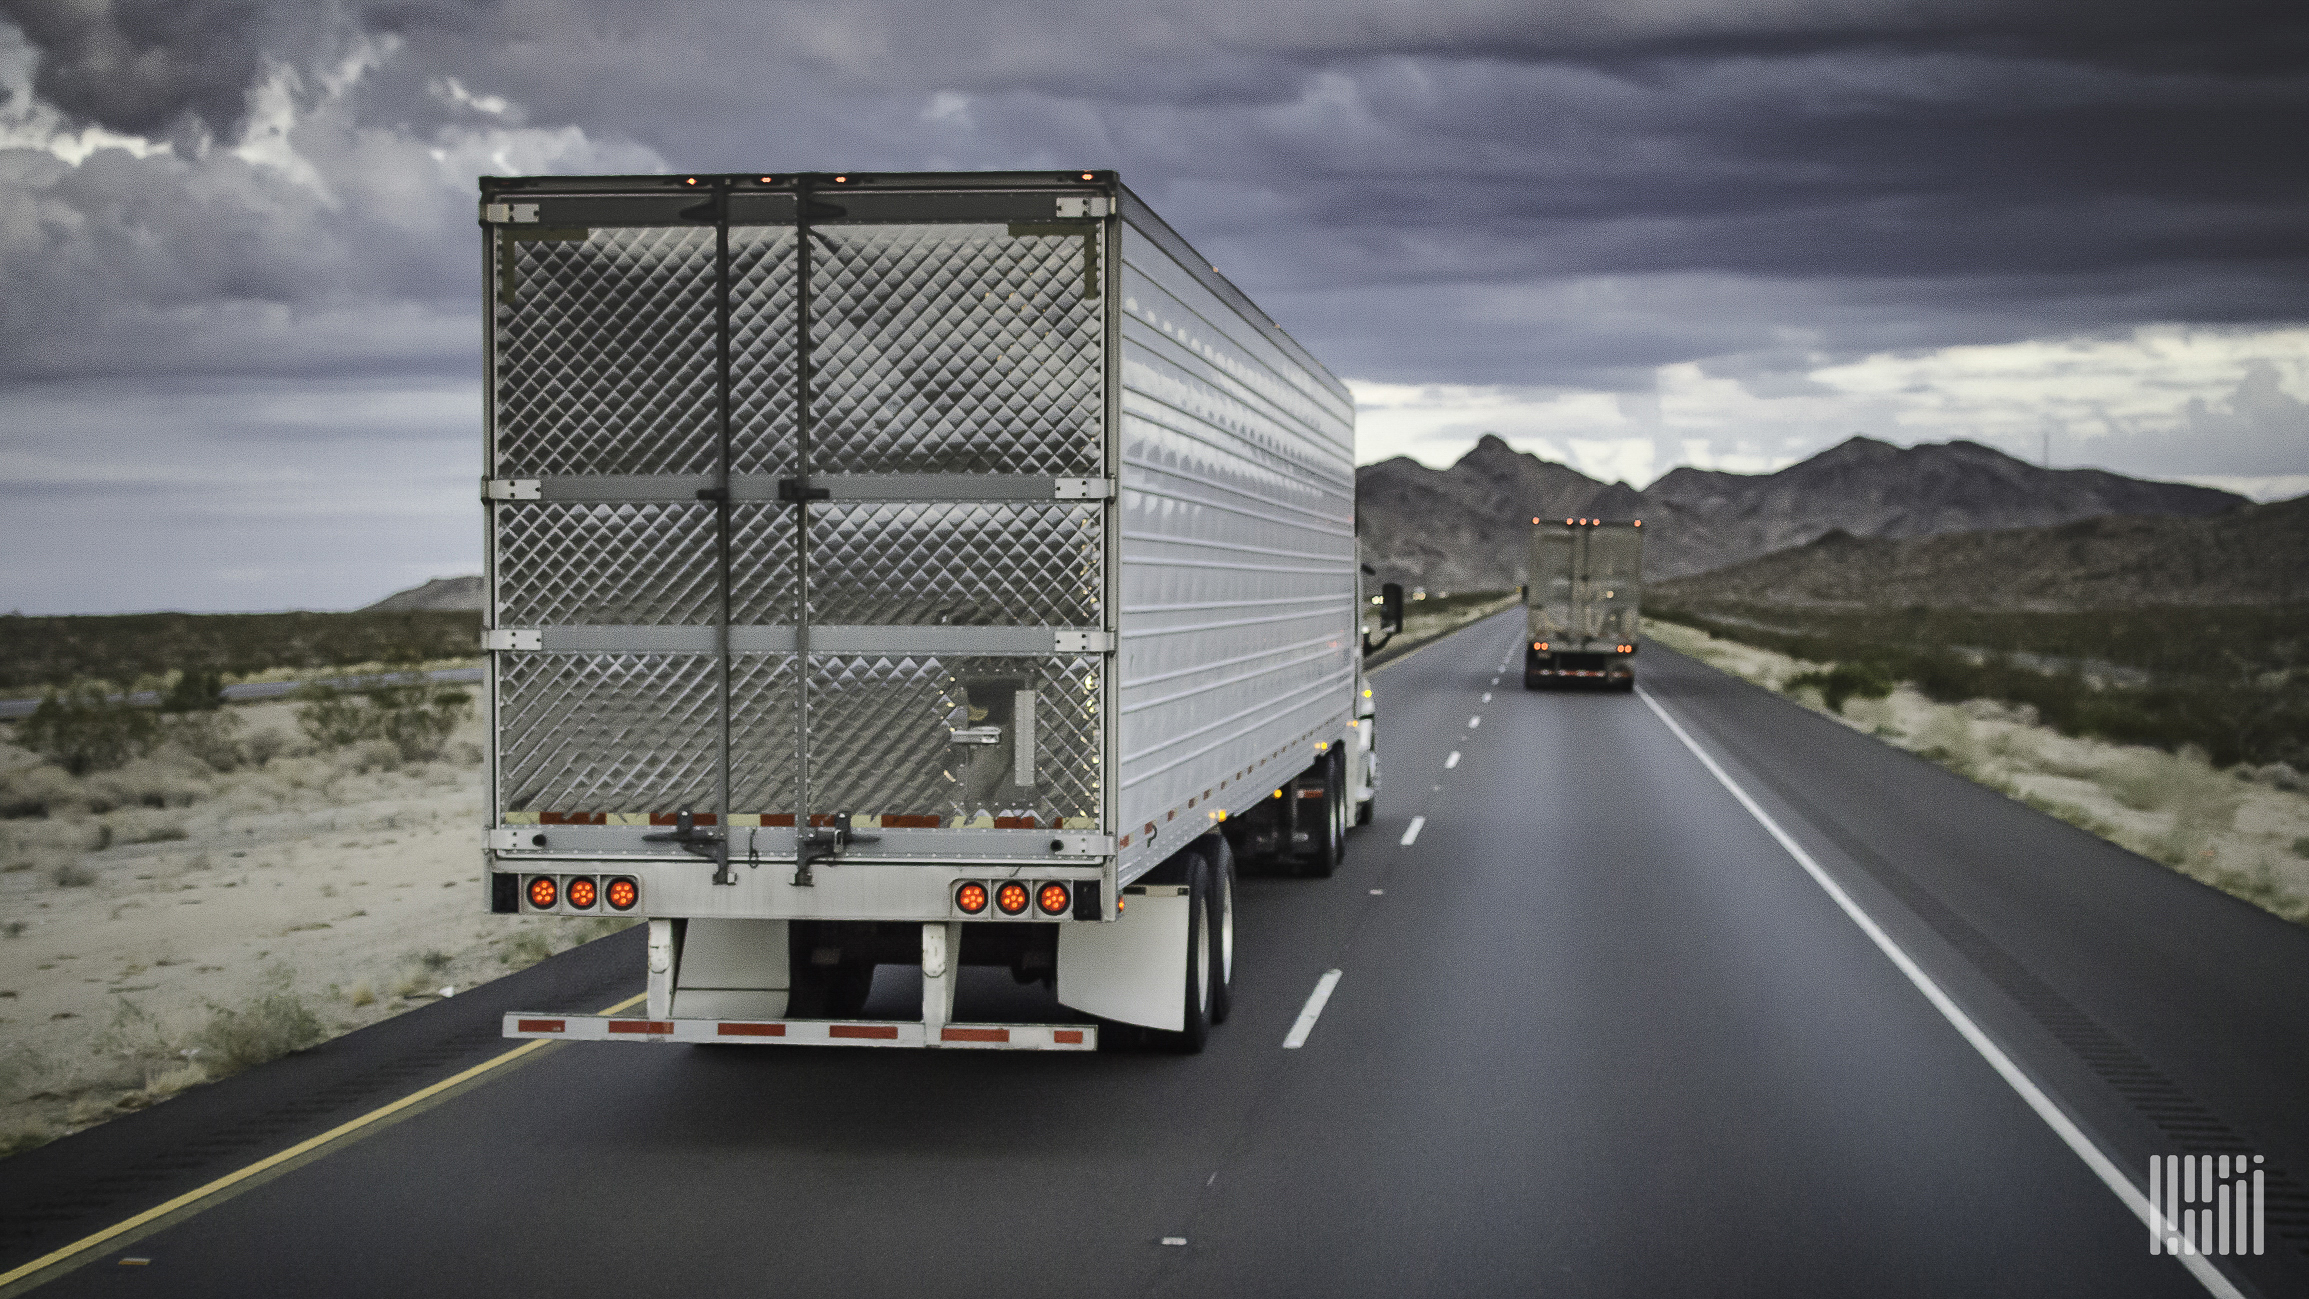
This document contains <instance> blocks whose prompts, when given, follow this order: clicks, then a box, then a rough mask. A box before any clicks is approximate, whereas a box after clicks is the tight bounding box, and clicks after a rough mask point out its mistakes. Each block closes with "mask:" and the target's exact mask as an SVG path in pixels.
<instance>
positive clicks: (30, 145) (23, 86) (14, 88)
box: [0, 21, 173, 167]
mask: <svg viewBox="0 0 2309 1299" xmlns="http://www.w3.org/2000/svg"><path fill="white" fill-rule="evenodd" d="M39 68H40V51H38V50H36V49H34V48H32V45H31V43H30V42H28V41H26V40H25V39H24V33H23V31H22V30H20V29H19V28H17V27H16V26H15V25H14V24H13V23H9V22H5V21H0V149H38V150H40V151H42V152H45V153H51V154H54V155H56V156H57V157H59V158H61V159H63V160H64V161H66V162H68V163H70V164H72V165H73V166H75V167H77V166H79V165H80V164H81V163H83V162H86V161H87V160H88V155H90V154H92V153H95V152H96V151H97V150H99V149H121V150H125V151H126V152H128V153H130V154H133V155H135V156H136V157H138V158H148V157H151V156H152V155H153V154H156V153H169V152H172V151H173V148H172V146H171V145H170V144H169V143H168V142H167V141H165V140H164V141H159V142H157V143H156V142H154V141H152V140H148V139H146V138H144V137H143V136H141V135H124V134H122V133H121V132H119V131H111V130H107V129H105V128H104V127H101V126H94V125H90V126H83V127H80V128H78V129H77V130H76V129H73V128H72V127H71V126H70V124H69V123H67V122H66V121H65V119H64V114H62V113H60V112H57V111H56V109H55V107H54V106H52V105H50V104H48V103H46V102H44V101H43V100H41V99H40V98H39V97H38V96H37V95H36V94H35V93H34V91H33V75H34V74H35V73H36V72H38V71H39Z"/></svg>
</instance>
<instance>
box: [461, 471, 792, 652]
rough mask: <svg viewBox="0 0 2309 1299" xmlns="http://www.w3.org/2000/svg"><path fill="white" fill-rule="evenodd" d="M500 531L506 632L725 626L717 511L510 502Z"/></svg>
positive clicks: (500, 614) (500, 515)
mask: <svg viewBox="0 0 2309 1299" xmlns="http://www.w3.org/2000/svg"><path fill="white" fill-rule="evenodd" d="M496 526H497V623H498V625H500V626H505V627H567V626H602V625H618V624H625V625H661V626H662V625H700V624H711V623H713V622H714V621H716V620H717V619H719V618H720V617H721V587H720V578H719V576H718V574H717V572H716V562H715V561H716V552H715V546H714V509H713V507H712V506H710V505H692V504H681V503H671V502H662V501H631V502H586V503H577V502H563V501H537V502H527V501H524V502H506V503H502V504H500V505H498V506H497V511H496ZM788 550H789V552H790V550H791V546H790V544H789V546H788ZM787 580H788V584H789V586H790V584H791V564H790V563H789V565H788V574H787Z"/></svg>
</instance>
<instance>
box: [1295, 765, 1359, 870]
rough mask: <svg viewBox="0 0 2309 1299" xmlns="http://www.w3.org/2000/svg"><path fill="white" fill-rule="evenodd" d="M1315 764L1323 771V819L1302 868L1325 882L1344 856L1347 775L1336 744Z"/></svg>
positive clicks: (1345, 847) (1346, 818) (1345, 849)
mask: <svg viewBox="0 0 2309 1299" xmlns="http://www.w3.org/2000/svg"><path fill="white" fill-rule="evenodd" d="M1318 765H1320V766H1321V767H1322V768H1323V813H1322V818H1323V819H1322V823H1321V826H1320V830H1319V835H1320V837H1319V838H1317V839H1316V841H1315V845H1314V848H1313V850H1312V851H1310V852H1309V853H1308V854H1307V858H1306V862H1305V864H1304V866H1303V867H1302V869H1303V870H1304V871H1305V872H1306V873H1307V874H1308V875H1310V876H1312V877H1314V878H1315V879H1319V880H1327V879H1329V878H1331V874H1332V872H1334V871H1336V870H1338V869H1339V862H1340V860H1341V859H1342V858H1344V857H1345V856H1346V855H1347V821H1348V817H1349V813H1348V811H1347V780H1346V776H1347V773H1346V771H1345V770H1344V766H1345V764H1343V763H1342V762H1341V761H1340V755H1339V749H1338V746H1336V745H1334V746H1332V748H1331V751H1330V752H1329V753H1326V754H1325V755H1323V758H1322V761H1321V762H1320V763H1319V764H1318Z"/></svg>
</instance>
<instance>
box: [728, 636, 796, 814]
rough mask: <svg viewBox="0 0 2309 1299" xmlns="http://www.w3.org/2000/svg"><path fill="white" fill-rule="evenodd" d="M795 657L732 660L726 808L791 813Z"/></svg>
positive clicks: (754, 656) (760, 656) (756, 656)
mask: <svg viewBox="0 0 2309 1299" xmlns="http://www.w3.org/2000/svg"><path fill="white" fill-rule="evenodd" d="M796 690H797V686H796V682H795V680H794V656H793V655H791V654H741V655H738V656H736V657H735V658H732V659H731V660H730V808H731V809H732V810H733V811H739V812H767V813H771V814H776V813H780V812H792V811H793V810H794V739H795V737H794V703H795V694H796Z"/></svg>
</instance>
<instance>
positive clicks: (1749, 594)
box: [1645, 497, 2309, 612]
mask: <svg viewBox="0 0 2309 1299" xmlns="http://www.w3.org/2000/svg"><path fill="white" fill-rule="evenodd" d="M1645 595H1646V598H1648V599H1653V600H1658V601H1672V602H1674V603H1677V604H1687V605H1704V604H1710V603H1716V602H1731V603H1753V604H1770V605H1778V606H1782V607H1802V606H1812V607H1831V608H1833V607H1844V608H1857V607H1862V606H1870V605H1873V606H1878V607H1883V606H1891V607H1896V608H1897V607H1906V606H1910V605H1926V606H1929V607H1932V608H1936V609H1978V610H1993V611H1999V612H2017V611H2023V610H2028V611H2074V610H2085V609H2120V608H2132V607H2138V606H2142V605H2222V604H2281V603H2289V602H2294V601H2309V497H2302V498H2300V499H2297V500H2291V501H2279V502H2277V503H2275V504H2272V505H2246V506H2242V507H2239V508H2237V509H2232V510H2227V511H2224V512H2222V513H2220V514H2217V515H2214V516H2212V517H2211V518H2198V519H2188V518H2175V517H2172V516H2170V515H2167V516H2164V517H2144V516H2137V515H2136V516H2126V515H2106V516H2103V517H2101V518H2097V519H2082V520H2079V521H2078V522H2075V523H2063V524H2058V525H2056V526H2054V527H2049V528H2012V529H2004V530H1999V531H1992V532H1964V533H1957V534H1953V535H1943V536H1937V537H1915V538H1891V537H1855V536H1853V535H1852V534H1850V533H1848V532H1845V531H1843V530H1841V529H1837V530H1833V531H1830V532H1828V533H1826V534H1824V535H1822V536H1820V537H1817V538H1814V539H1813V540H1812V541H1810V542H1808V543H1806V544H1804V545H1801V546H1797V547H1794V548H1791V549H1788V550H1783V551H1779V552H1777V553H1774V554H1770V555H1765V556H1763V557H1762V558H1759V559H1751V560H1748V561H1747V562H1745V563H1741V564H1734V565H1732V566H1731V567H1729V568H1723V569H1718V570H1716V571H1714V572H1711V573H1707V574H1704V575H1701V576H1695V577H1685V578H1680V579H1676V580H1671V581H1666V582H1661V583H1657V584H1655V585H1653V586H1651V587H1650V588H1649V589H1648V590H1647V591H1646V592H1645Z"/></svg>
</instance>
